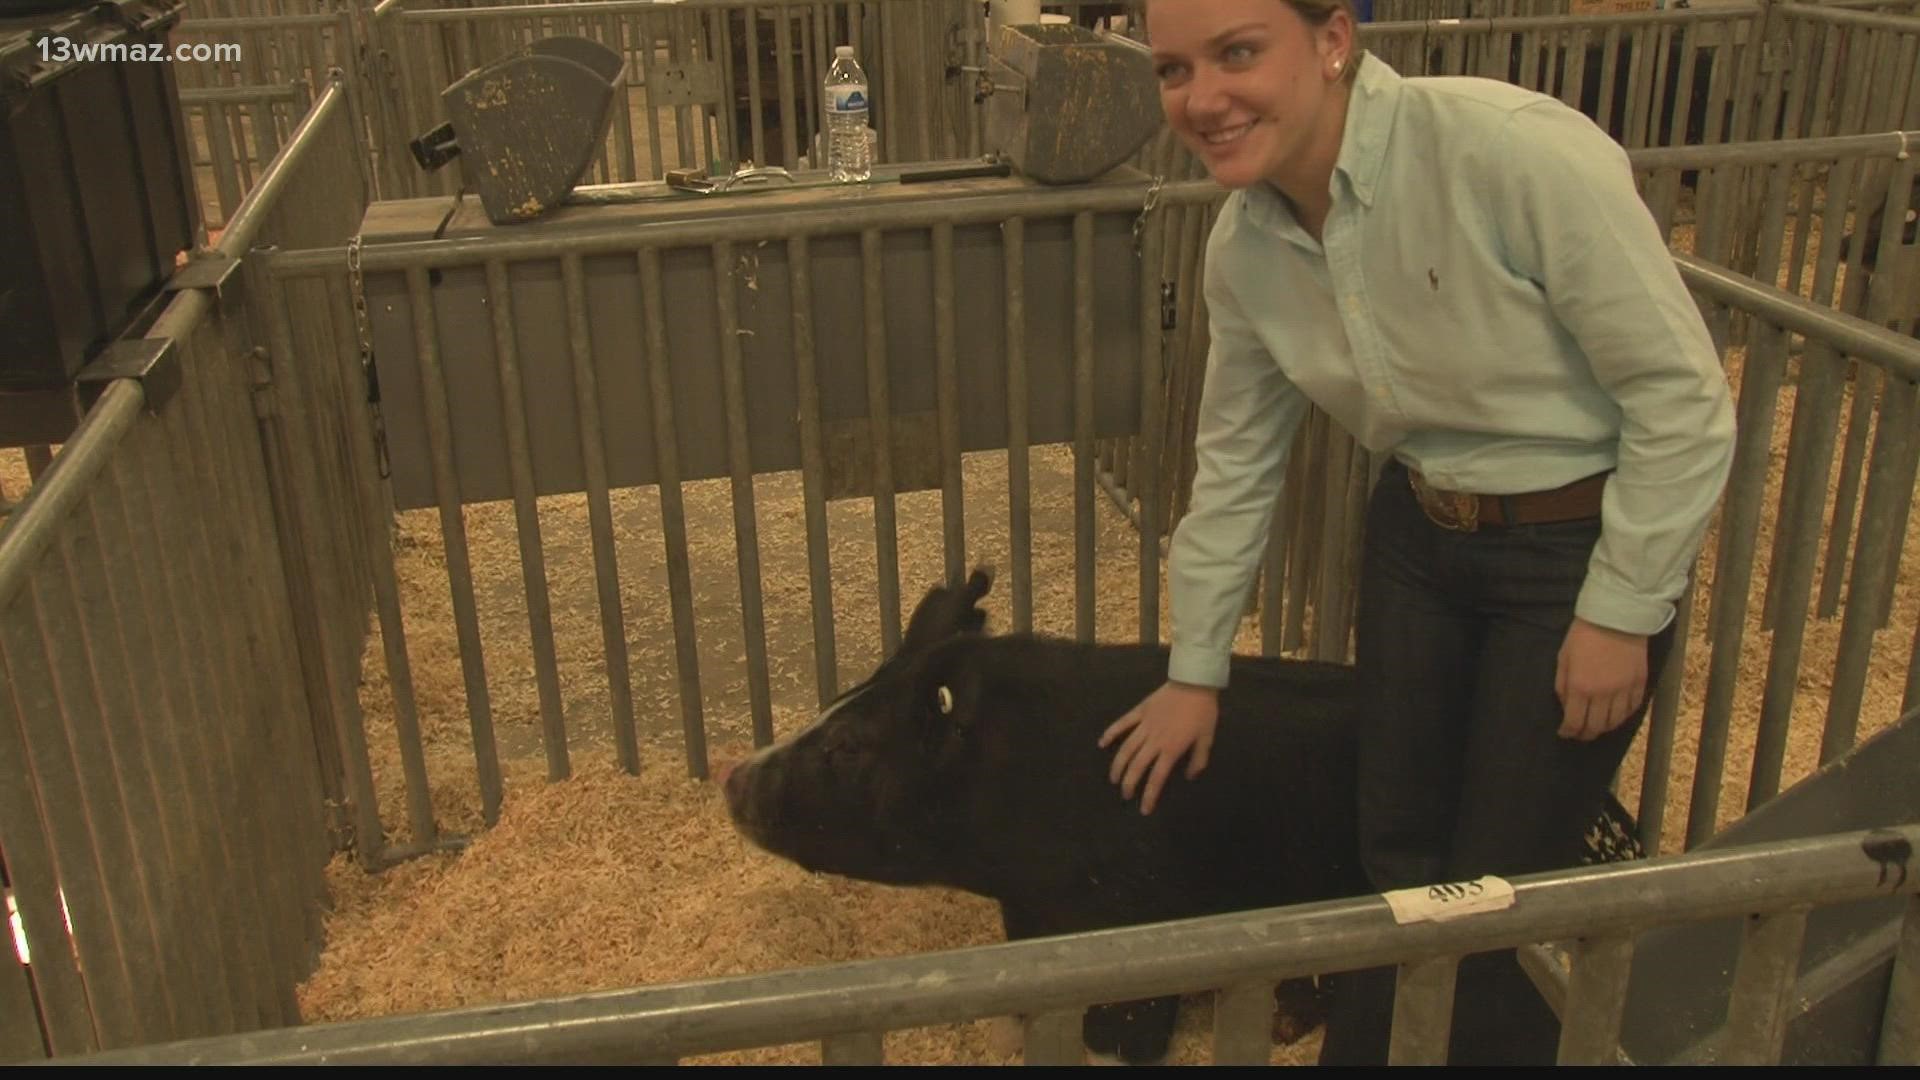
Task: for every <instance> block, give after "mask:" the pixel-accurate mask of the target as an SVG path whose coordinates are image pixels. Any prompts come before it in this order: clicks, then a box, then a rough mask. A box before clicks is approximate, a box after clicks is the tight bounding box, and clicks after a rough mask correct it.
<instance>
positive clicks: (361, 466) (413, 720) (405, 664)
mask: <svg viewBox="0 0 1920 1080" xmlns="http://www.w3.org/2000/svg"><path fill="white" fill-rule="evenodd" d="M327 294H328V299H329V301H330V303H331V305H332V308H333V325H334V327H335V330H336V337H337V338H338V341H339V363H340V372H341V378H342V381H343V382H344V384H345V385H346V386H349V387H352V386H355V385H356V384H364V381H365V379H366V377H367V375H366V372H365V371H364V370H362V369H361V366H360V365H361V360H360V355H359V351H358V349H357V348H356V347H355V343H354V337H353V336H352V335H350V334H348V333H346V332H345V328H347V327H351V326H353V325H354V316H353V311H352V307H351V301H350V300H349V299H348V298H347V290H346V288H345V287H344V286H343V285H342V283H341V282H340V280H339V279H338V278H331V277H330V278H328V279H327ZM344 404H345V406H346V407H345V408H342V409H341V410H340V411H341V412H342V413H343V414H344V415H345V416H346V418H347V425H348V428H349V430H348V433H347V434H348V436H349V438H348V440H347V443H348V453H349V457H350V460H351V462H352V469H353V473H354V475H355V476H356V477H358V478H359V480H360V482H359V483H357V484H355V485H354V488H355V492H356V494H358V496H359V498H360V513H361V515H362V516H363V518H364V519H365V524H364V532H363V533H362V535H361V538H360V539H361V543H362V549H363V550H364V551H366V552H367V554H368V562H369V563H370V564H371V570H372V576H373V592H374V603H375V606H376V608H377V609H378V611H379V615H380V644H381V647H382V650H383V655H384V656H385V658H386V662H387V688H388V692H389V693H391V694H392V695H393V727H394V734H395V736H396V738H397V740H398V742H399V745H400V771H401V774H402V775H403V776H405V778H406V782H407V795H406V798H407V822H408V825H409V826H410V827H411V829H412V830H413V839H414V842H415V843H419V844H425V845H431V844H434V843H436V842H438V840H439V837H440V830H439V826H438V825H437V824H435V822H434V818H433V791H432V785H431V783H430V782H429V781H428V778H427V763H426V749H425V746H424V744H423V743H422V742H421V739H420V709H419V704H418V698H417V696H416V694H415V692H414V686H413V664H412V661H411V660H410V659H409V658H408V656H407V636H406V634H407V631H406V622H405V619H404V618H403V617H402V615H401V610H400V581H399V574H398V572H397V571H396V569H395V568H394V563H393V544H392V541H391V539H390V538H389V537H390V533H389V527H390V523H391V522H392V520H393V510H392V506H391V504H390V503H389V502H388V501H387V490H388V489H387V487H386V485H385V484H382V483H379V482H378V481H377V480H376V479H375V477H376V476H377V475H378V469H377V467H376V465H375V462H374V460H373V457H374V454H375V453H376V448H375V445H374V439H375V436H374V432H373V423H372V421H371V419H370V418H369V417H368V415H367V411H366V410H365V409H364V408H361V407H360V403H359V402H358V401H357V400H350V401H348V402H345V403H344ZM609 655H610V656H611V653H609ZM363 749H364V747H363ZM364 761H365V757H364V755H357V758H356V761H355V763H354V768H355V769H357V770H358V769H362V768H363V767H364V766H363V765H362V762H364ZM359 782H360V783H361V784H364V785H367V786H366V787H365V788H364V790H363V793H362V797H363V798H368V799H371V798H372V797H373V788H372V786H371V783H372V775H371V770H370V769H368V770H367V771H365V772H362V773H361V775H360V777H359Z"/></svg>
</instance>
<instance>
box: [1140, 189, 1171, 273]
mask: <svg viewBox="0 0 1920 1080" xmlns="http://www.w3.org/2000/svg"><path fill="white" fill-rule="evenodd" d="M1166 179H1167V178H1166V177H1164V176H1158V175H1156V176H1155V177H1154V178H1153V183H1151V184H1148V185H1147V198H1146V201H1145V202H1143V203H1142V204H1141V206H1140V216H1139V217H1136V218H1134V219H1133V253H1134V254H1135V255H1139V254H1140V234H1141V233H1143V232H1145V231H1146V228H1147V215H1149V214H1151V213H1153V208H1154V207H1155V206H1157V205H1159V203H1160V187H1161V185H1163V184H1165V183H1166Z"/></svg>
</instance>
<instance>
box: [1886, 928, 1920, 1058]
mask: <svg viewBox="0 0 1920 1080" xmlns="http://www.w3.org/2000/svg"><path fill="white" fill-rule="evenodd" d="M1906 909H1907V913H1906V918H1904V919H1902V920H1901V921H1900V944H1899V946H1898V947H1897V948H1896V949H1895V950H1894V954H1893V970H1892V971H1891V972H1889V973H1888V976H1887V1009H1886V1013H1885V1015H1884V1017H1883V1019H1882V1020H1881V1021H1880V1052H1879V1054H1878V1056H1877V1057H1876V1058H1875V1061H1876V1062H1877V1063H1878V1064H1881V1065H1909V1066H1911V1065H1920V896H1909V897H1907V903H1906Z"/></svg>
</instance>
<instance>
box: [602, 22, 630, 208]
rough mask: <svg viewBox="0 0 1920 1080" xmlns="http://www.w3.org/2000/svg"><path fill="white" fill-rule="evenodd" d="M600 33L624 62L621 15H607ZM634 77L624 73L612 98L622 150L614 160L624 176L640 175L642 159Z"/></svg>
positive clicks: (617, 140) (616, 136)
mask: <svg viewBox="0 0 1920 1080" xmlns="http://www.w3.org/2000/svg"><path fill="white" fill-rule="evenodd" d="M600 33H601V35H602V36H603V39H604V40H605V41H606V42H607V43H608V44H609V45H611V46H612V47H613V50H614V52H616V53H618V54H619V55H620V58H621V60H622V62H624V61H625V60H626V57H627V41H626V29H625V25H624V24H623V23H621V21H620V20H619V19H617V18H615V17H613V16H608V17H607V19H606V21H604V22H602V23H601V24H600ZM631 78H632V73H631V71H623V72H622V73H621V79H620V93H619V94H618V95H616V96H615V97H614V101H613V108H614V112H613V140H614V146H615V148H616V150H617V151H618V153H619V157H617V158H616V159H615V160H616V161H617V162H618V163H619V164H620V166H621V170H620V178H621V179H622V180H638V179H640V167H639V163H638V162H637V161H636V160H635V158H634V152H633V97H632V95H630V94H629V93H628V92H627V90H628V80H629V79H631Z"/></svg>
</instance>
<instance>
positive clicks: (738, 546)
mask: <svg viewBox="0 0 1920 1080" xmlns="http://www.w3.org/2000/svg"><path fill="white" fill-rule="evenodd" d="M735 274H736V268H735V262H734V257H733V245H731V244H729V243H727V242H726V241H724V240H723V241H721V242H720V243H717V244H715V245H714V246H713V279H714V289H713V298H714V305H715V308H716V313H717V314H718V315H719V320H720V323H719V331H720V379H721V387H722V393H723V394H724V395H725V398H726V417H727V420H726V423H727V464H728V469H729V471H730V472H731V473H732V483H733V543H734V550H735V553H736V556H737V562H736V566H737V568H738V570H739V573H740V619H741V633H742V634H743V635H744V636H745V638H746V647H747V697H748V701H749V707H750V709H751V711H752V716H753V739H754V745H755V746H766V745H768V744H770V743H772V742H773V704H772V696H771V693H770V691H769V690H768V687H767V614H766V603H765V600H764V599H763V597H762V596H761V592H760V534H759V529H758V527H757V524H756V522H755V520H754V513H753V455H752V449H751V447H750V445H749V444H748V442H747V376H746V370H745V365H744V364H743V363H742V361H741V357H740V316H739V311H738V306H739V300H738V293H737V292H736V290H737V289H738V287H739V286H738V282H737V280H736V277H735Z"/></svg>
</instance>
